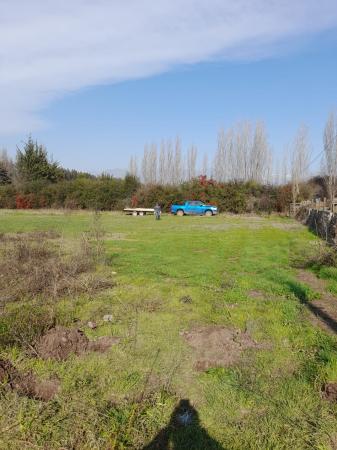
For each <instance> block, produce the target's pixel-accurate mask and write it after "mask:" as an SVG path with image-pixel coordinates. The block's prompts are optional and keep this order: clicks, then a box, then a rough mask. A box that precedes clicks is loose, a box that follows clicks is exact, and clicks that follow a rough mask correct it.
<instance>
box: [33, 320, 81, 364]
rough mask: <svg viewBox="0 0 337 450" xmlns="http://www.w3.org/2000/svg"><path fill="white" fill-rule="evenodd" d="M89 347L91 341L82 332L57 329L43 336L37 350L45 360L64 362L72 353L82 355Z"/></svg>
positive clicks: (62, 328)
mask: <svg viewBox="0 0 337 450" xmlns="http://www.w3.org/2000/svg"><path fill="white" fill-rule="evenodd" d="M88 347H89V339H88V338H87V337H86V336H85V334H84V333H83V332H82V331H80V330H76V329H69V328H64V327H55V328H52V329H51V330H49V331H48V332H47V333H46V334H45V335H44V336H42V338H41V339H40V341H39V342H38V345H37V347H36V350H37V352H38V354H39V355H40V356H41V358H43V359H49V358H51V359H56V360H59V361H63V360H65V359H67V358H68V356H70V354H72V353H74V354H75V355H82V354H83V353H85V352H86V351H87V350H88Z"/></svg>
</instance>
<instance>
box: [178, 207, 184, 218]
mask: <svg viewBox="0 0 337 450" xmlns="http://www.w3.org/2000/svg"><path fill="white" fill-rule="evenodd" d="M183 215H184V211H183V210H182V209H178V211H177V216H180V217H181V216H183Z"/></svg>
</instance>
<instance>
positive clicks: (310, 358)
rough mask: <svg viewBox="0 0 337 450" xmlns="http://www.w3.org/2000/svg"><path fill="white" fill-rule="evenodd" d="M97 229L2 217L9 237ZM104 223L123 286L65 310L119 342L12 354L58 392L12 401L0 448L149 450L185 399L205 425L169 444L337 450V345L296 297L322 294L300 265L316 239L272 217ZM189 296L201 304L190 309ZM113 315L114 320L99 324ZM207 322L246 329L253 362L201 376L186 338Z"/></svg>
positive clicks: (59, 217) (45, 215)
mask: <svg viewBox="0 0 337 450" xmlns="http://www.w3.org/2000/svg"><path fill="white" fill-rule="evenodd" d="M91 223H92V214H90V213H82V212H80V213H71V214H64V213H59V212H55V213H53V212H6V211H3V212H0V233H2V232H3V233H9V232H10V233H15V232H27V231H35V230H51V229H53V230H56V231H59V232H60V233H61V234H62V236H63V239H64V241H65V242H67V241H69V242H71V241H72V240H74V239H76V238H77V237H78V236H79V235H80V234H81V233H82V232H85V231H86V230H88V229H89V228H90V224H91ZM101 223H102V227H103V228H104V230H105V232H106V238H105V245H106V250H107V254H108V257H109V260H110V263H111V264H112V268H111V270H113V271H116V272H117V275H116V281H117V286H116V287H114V288H113V289H111V290H108V291H105V292H103V293H101V294H99V295H96V296H95V297H88V296H81V297H79V298H65V299H62V300H61V301H59V303H58V306H57V310H58V314H59V316H60V317H61V318H62V317H67V318H69V317H71V318H76V319H79V320H80V321H81V322H83V323H86V322H87V321H88V320H92V321H96V322H97V323H99V324H100V325H99V326H98V328H97V329H96V330H90V329H88V328H85V327H84V328H83V329H84V330H85V332H86V334H87V335H88V336H89V337H97V336H106V335H114V336H120V337H121V338H122V340H121V343H120V344H119V345H117V346H114V347H112V349H111V350H110V351H109V352H108V353H106V354H97V353H90V354H87V355H85V356H83V357H72V358H70V359H68V360H67V361H65V362H62V363H60V362H52V361H42V360H40V359H39V358H31V357H30V358H29V357H27V356H26V355H25V354H24V353H23V352H22V351H21V350H19V349H18V348H15V347H11V348H7V347H6V348H2V349H1V354H2V357H7V358H10V359H11V360H12V361H13V362H15V364H16V365H17V367H19V368H20V369H22V370H29V369H30V370H32V371H33V372H34V373H35V374H37V375H38V376H40V377H41V378H47V377H50V376H55V375H56V376H57V377H58V378H59V379H60V381H61V388H62V389H61V391H60V393H59V395H58V396H57V398H56V399H55V400H53V401H51V402H49V403H44V404H42V403H40V402H38V401H36V400H31V399H27V398H24V397H17V396H16V395H15V394H14V393H6V394H3V398H2V399H1V406H0V416H1V418H0V447H1V448H13V449H14V448H15V449H16V448H51V449H54V448H67V449H68V448H97V449H101V448H103V449H105V448H106V449H108V448H109V449H122V448H143V446H144V445H146V444H148V443H149V442H150V441H151V440H152V439H153V438H154V437H155V436H156V435H157V433H158V432H159V431H160V430H161V429H163V428H164V427H165V426H166V425H167V424H168V423H169V421H170V416H171V414H172V411H173V409H174V408H175V405H176V404H177V403H178V402H179V400H181V399H189V401H190V402H191V404H193V405H194V408H195V409H196V410H197V412H198V415H199V420H200V424H198V426H197V427H196V428H194V429H193V430H194V432H193V433H190V435H189V436H187V434H188V429H183V430H178V431H177V436H176V437H174V436H173V437H171V438H172V439H171V444H170V445H171V447H164V448H174V449H207V448H210V449H211V448H214V449H216V448H217V449H220V448H224V449H302V448H318V449H329V448H337V447H333V446H334V445H336V446H337V434H336V430H337V405H336V404H332V403H329V402H327V401H326V400H324V399H322V398H321V387H322V385H323V384H324V382H326V381H336V380H337V359H336V358H337V340H336V337H334V336H333V335H329V334H326V333H325V332H323V331H321V330H320V329H319V328H316V327H314V326H313V325H312V324H311V322H310V312H309V311H308V309H307V308H306V306H305V304H303V302H302V303H301V301H300V298H299V294H298V292H299V290H301V292H302V291H303V290H304V291H305V292H306V296H307V298H308V299H310V298H311V297H314V296H315V295H317V294H316V293H315V292H313V291H312V290H310V288H309V287H308V286H305V285H301V284H300V283H299V282H298V281H297V280H296V270H295V269H294V268H292V267H291V265H290V260H293V259H294V258H296V256H297V255H300V254H301V253H302V252H303V251H305V249H307V248H309V247H310V246H311V245H312V243H313V241H314V239H315V238H314V237H313V235H312V234H310V233H309V232H308V231H307V230H306V229H305V228H304V227H302V226H301V225H298V224H297V223H295V222H293V221H291V220H288V219H281V218H275V217H272V218H258V217H235V216H220V217H214V218H204V217H183V218H178V217H170V216H164V217H163V219H162V220H161V221H159V222H156V221H154V219H153V217H131V216H130V217H129V216H128V217H125V216H121V215H119V214H111V213H103V214H102V217H101ZM334 283H335V284H336V283H337V281H334V279H333V277H332V279H331V280H330V287H331V291H334V289H336V286H335V284H334ZM186 296H189V297H190V298H191V299H192V301H191V303H184V302H182V301H181V298H182V297H186ZM302 300H303V299H302ZM104 314H112V315H113V321H112V322H111V323H103V322H102V317H103V315H104ZM60 320H61V319H60ZM202 325H221V326H224V327H228V328H231V329H232V328H235V329H240V330H242V331H247V333H249V335H250V336H251V337H252V338H253V339H254V340H256V342H258V343H262V344H263V345H262V348H260V349H259V350H247V351H245V352H243V354H242V356H241V358H240V361H239V362H238V363H236V364H235V365H234V366H231V367H225V368H221V367H217V368H211V369H208V370H207V371H205V372H200V371H197V370H195V368H194V359H193V358H194V355H193V349H192V348H191V347H190V346H188V345H187V343H186V341H185V340H184V339H183V337H182V336H181V332H182V331H184V330H185V331H186V330H191V329H193V328H195V327H198V326H202ZM184 434H185V435H184ZM159 448H161V447H159Z"/></svg>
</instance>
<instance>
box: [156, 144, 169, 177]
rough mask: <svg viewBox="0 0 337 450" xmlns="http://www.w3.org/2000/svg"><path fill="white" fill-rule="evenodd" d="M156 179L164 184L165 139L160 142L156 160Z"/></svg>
mask: <svg viewBox="0 0 337 450" xmlns="http://www.w3.org/2000/svg"><path fill="white" fill-rule="evenodd" d="M158 180H159V183H160V184H166V182H167V173H166V146H165V141H162V142H161V144H160V152H159V161H158Z"/></svg>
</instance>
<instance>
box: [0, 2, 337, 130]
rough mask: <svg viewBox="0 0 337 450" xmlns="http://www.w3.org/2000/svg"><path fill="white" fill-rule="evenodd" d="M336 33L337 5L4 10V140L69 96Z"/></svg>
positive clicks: (6, 6) (0, 71)
mask: <svg viewBox="0 0 337 450" xmlns="http://www.w3.org/2000/svg"><path fill="white" fill-rule="evenodd" d="M336 25H337V3H336V0H320V1H317V0H71V1H69V0H57V1H55V0H30V1H24V0H0V133H10V132H17V131H29V130H33V129H36V128H38V127H40V126H42V125H43V112H42V110H43V108H44V107H46V106H47V105H48V104H49V103H50V102H51V101H53V100H55V99H56V98H58V97H59V96H62V95H65V94H66V93H67V92H71V91H76V90H78V89H81V88H83V87H86V86H91V85H95V84H103V83H114V82H118V81H121V80H126V79H131V78H136V77H143V76H149V75H152V74H156V73H160V72H164V71H167V70H170V69H172V68H173V67H175V66H176V65H179V64H192V63H196V62H200V61H206V60H210V59H215V58H227V59H232V58H235V57H242V55H246V56H247V57H248V55H249V52H251V51H253V52H254V56H255V57H259V56H260V57H262V56H263V55H264V54H265V49H266V48H267V47H268V48H269V49H270V46H272V45H273V44H276V43H279V42H283V41H287V40H289V39H290V38H292V37H294V36H296V35H304V34H309V33H315V32H319V31H322V30H326V29H329V28H332V27H334V26H336Z"/></svg>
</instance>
